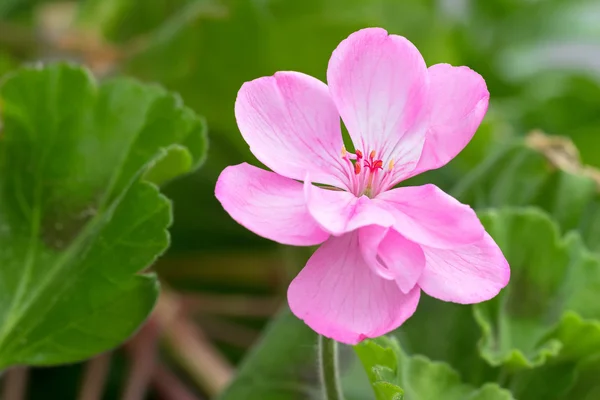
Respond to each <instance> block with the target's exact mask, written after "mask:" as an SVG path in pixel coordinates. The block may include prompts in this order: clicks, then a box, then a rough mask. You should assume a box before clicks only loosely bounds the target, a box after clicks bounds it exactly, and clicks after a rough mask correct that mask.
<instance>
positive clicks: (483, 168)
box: [451, 141, 600, 251]
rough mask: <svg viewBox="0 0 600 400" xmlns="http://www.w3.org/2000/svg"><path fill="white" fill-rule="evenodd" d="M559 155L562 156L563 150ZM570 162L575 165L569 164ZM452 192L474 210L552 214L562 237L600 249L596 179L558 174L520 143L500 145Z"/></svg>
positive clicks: (537, 153)
mask: <svg viewBox="0 0 600 400" xmlns="http://www.w3.org/2000/svg"><path fill="white" fill-rule="evenodd" d="M557 151H558V152H559V153H562V152H563V149H561V148H558V149H557ZM565 157H571V155H566V156H565ZM572 161H573V162H576V163H578V162H579V161H578V160H570V159H568V162H572ZM577 168H580V165H578V166H577ZM570 169H571V168H570ZM451 193H452V194H453V195H454V196H455V197H457V198H458V199H460V200H461V201H462V202H464V203H467V204H470V205H471V206H473V207H475V208H477V209H485V208H498V207H504V206H528V205H534V206H538V207H540V208H542V209H544V210H546V211H547V212H548V213H550V215H551V216H552V217H553V218H554V219H555V220H556V221H557V222H558V223H559V226H560V228H561V230H562V231H563V232H567V231H570V230H577V231H579V232H580V233H581V234H582V236H583V239H584V241H585V243H586V245H587V246H588V247H589V248H590V249H592V250H595V251H599V250H600V236H599V235H596V233H597V232H599V231H600V193H599V189H598V182H597V180H594V179H593V178H592V177H590V176H587V175H584V174H583V173H580V172H567V171H565V170H563V169H561V166H560V165H558V166H557V165H555V164H554V163H553V162H551V161H549V159H548V158H547V157H545V156H544V155H543V154H542V153H541V152H540V151H539V150H534V149H533V148H531V147H530V146H528V145H526V144H525V143H524V142H520V141H516V142H513V143H511V144H508V145H505V146H503V148H502V149H500V150H498V151H496V152H495V153H493V154H492V155H491V156H490V157H489V158H488V159H486V160H485V161H484V162H483V163H481V164H480V165H479V166H477V167H476V168H475V169H474V170H473V171H472V172H471V173H469V174H468V175H466V176H465V177H464V178H463V179H462V180H461V181H460V182H459V183H458V184H457V185H456V186H455V187H454V188H453V189H452V190H451Z"/></svg>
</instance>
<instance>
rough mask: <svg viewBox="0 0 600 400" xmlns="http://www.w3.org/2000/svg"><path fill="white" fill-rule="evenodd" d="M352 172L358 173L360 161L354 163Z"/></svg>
mask: <svg viewBox="0 0 600 400" xmlns="http://www.w3.org/2000/svg"><path fill="white" fill-rule="evenodd" d="M357 156H358V154H357ZM354 173H355V174H356V175H358V174H360V163H358V162H357V163H356V164H354Z"/></svg>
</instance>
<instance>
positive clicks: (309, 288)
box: [288, 232, 420, 344]
mask: <svg viewBox="0 0 600 400" xmlns="http://www.w3.org/2000/svg"><path fill="white" fill-rule="evenodd" d="M419 295H420V289H419V288H418V287H415V288H414V289H413V290H411V291H410V292H409V293H408V294H403V293H402V292H401V291H400V289H399V288H398V286H397V285H396V283H395V282H394V281H390V280H386V279H383V278H381V277H379V276H378V275H376V274H375V273H374V272H373V271H372V270H371V269H370V268H369V267H368V266H367V264H366V263H365V261H364V260H363V258H362V256H361V253H360V249H359V245H358V233H357V232H353V233H349V234H347V235H343V236H340V237H331V238H330V239H328V240H327V241H326V242H325V243H324V244H323V245H322V246H321V247H320V248H319V249H317V251H316V252H315V254H314V255H313V256H312V257H311V258H310V260H308V263H307V264H306V266H305V267H304V269H303V270H302V271H300V273H299V274H298V276H297V277H296V278H295V279H294V280H293V281H292V283H291V284H290V287H289V289H288V302H289V305H290V308H291V310H292V312H293V313H294V314H295V315H296V316H297V317H298V318H300V319H302V320H304V322H305V323H306V324H307V325H308V326H310V327H311V328H312V329H313V330H315V331H316V332H317V333H319V334H321V335H324V336H327V337H330V338H333V339H335V340H337V341H338V342H342V343H346V344H356V343H358V342H360V341H362V340H363V339H366V338H372V337H377V336H381V335H384V334H386V333H388V332H390V331H392V330H393V329H396V328H397V327H399V326H400V325H401V324H402V323H403V322H404V321H406V320H407V319H408V318H409V317H410V316H411V315H412V314H413V313H414V312H415V310H416V308H417V304H418V302H419Z"/></svg>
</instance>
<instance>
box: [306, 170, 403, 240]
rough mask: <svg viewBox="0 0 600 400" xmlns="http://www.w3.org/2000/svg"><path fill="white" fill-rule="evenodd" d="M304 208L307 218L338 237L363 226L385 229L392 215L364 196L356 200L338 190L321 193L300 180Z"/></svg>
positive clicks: (308, 183) (390, 221) (326, 190)
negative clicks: (305, 207) (302, 185)
mask: <svg viewBox="0 0 600 400" xmlns="http://www.w3.org/2000/svg"><path fill="white" fill-rule="evenodd" d="M304 193H305V198H306V205H307V207H308V211H309V212H310V215H311V216H312V217H313V218H314V219H315V220H316V221H317V222H318V223H319V225H320V226H321V227H322V228H323V229H325V230H326V231H327V232H329V233H331V234H333V235H336V236H339V235H342V234H344V233H346V232H351V231H353V230H356V229H358V228H360V227H363V226H367V225H380V226H383V227H389V226H391V225H392V223H393V222H394V219H393V217H392V215H391V214H390V213H389V212H387V211H385V210H384V209H382V208H381V207H380V206H378V205H377V204H376V203H375V202H374V201H373V200H372V199H370V198H368V197H367V196H361V197H356V196H355V195H353V194H352V193H350V192H345V191H342V190H329V189H323V188H320V187H317V186H314V185H313V184H311V182H310V179H309V178H308V177H307V178H305V180H304Z"/></svg>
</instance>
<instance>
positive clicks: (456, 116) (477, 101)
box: [414, 64, 490, 175]
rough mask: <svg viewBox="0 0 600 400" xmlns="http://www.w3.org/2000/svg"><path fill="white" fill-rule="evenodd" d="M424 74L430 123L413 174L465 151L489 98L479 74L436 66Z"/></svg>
mask: <svg viewBox="0 0 600 400" xmlns="http://www.w3.org/2000/svg"><path fill="white" fill-rule="evenodd" d="M428 72H429V91H430V100H429V101H430V103H429V107H430V121H431V122H430V126H429V131H428V132H427V138H426V140H425V147H424V148H423V154H422V156H421V159H420V160H419V165H418V167H417V170H416V171H415V173H414V174H415V175H416V173H419V172H422V171H426V170H430V169H435V168H439V167H441V166H443V165H445V164H446V163H448V162H449V161H450V160H452V159H453V158H454V157H456V155H457V154H458V153H460V152H461V151H462V149H464V148H465V146H466V145H467V144H468V143H469V142H470V141H471V138H472V137H473V135H474V134H475V131H476V130H477V128H478V127H479V124H480V123H481V120H483V117H484V115H485V113H486V111H487V108H488V102H489V99H490V93H489V92H488V90H487V86H486V84H485V81H484V80H483V78H482V77H481V75H479V74H478V73H477V72H475V71H473V70H472V69H470V68H468V67H453V66H451V65H449V64H436V65H432V66H431V67H429V69H428Z"/></svg>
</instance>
